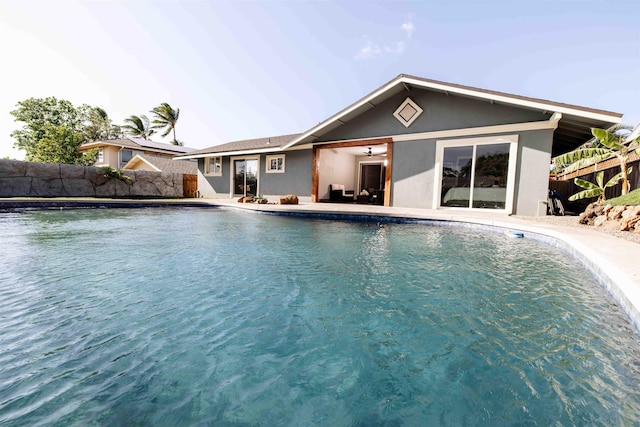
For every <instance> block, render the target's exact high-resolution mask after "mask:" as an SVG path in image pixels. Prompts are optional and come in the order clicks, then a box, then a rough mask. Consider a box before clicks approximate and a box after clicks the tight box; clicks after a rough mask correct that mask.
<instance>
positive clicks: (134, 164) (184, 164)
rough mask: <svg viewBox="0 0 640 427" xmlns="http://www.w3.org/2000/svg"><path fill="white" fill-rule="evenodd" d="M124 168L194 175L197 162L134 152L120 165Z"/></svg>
mask: <svg viewBox="0 0 640 427" xmlns="http://www.w3.org/2000/svg"><path fill="white" fill-rule="evenodd" d="M122 169H125V170H144V171H152V172H169V173H181V174H190V175H196V174H197V173H198V162H197V161H195V160H172V159H171V157H161V156H152V155H149V154H136V155H135V156H134V157H133V159H131V160H129V161H128V162H127V164H126V165H124V166H123V167H122Z"/></svg>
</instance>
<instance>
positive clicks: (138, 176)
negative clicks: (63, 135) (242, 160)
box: [0, 160, 183, 197]
mask: <svg viewBox="0 0 640 427" xmlns="http://www.w3.org/2000/svg"><path fill="white" fill-rule="evenodd" d="M125 175H127V176H128V177H129V178H130V179H129V180H120V179H117V178H110V177H107V176H105V174H104V173H103V172H101V171H100V168H95V167H93V166H78V165H63V164H50V163H35V162H22V161H18V160H0V197H183V187H182V185H183V181H182V174H178V173H164V172H149V171H125Z"/></svg>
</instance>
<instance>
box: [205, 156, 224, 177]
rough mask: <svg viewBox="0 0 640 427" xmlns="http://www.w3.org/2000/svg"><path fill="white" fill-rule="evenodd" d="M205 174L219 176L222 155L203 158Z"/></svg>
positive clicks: (220, 173)
mask: <svg viewBox="0 0 640 427" xmlns="http://www.w3.org/2000/svg"><path fill="white" fill-rule="evenodd" d="M204 173H205V175H213V176H221V175H222V157H221V156H215V157H206V158H205V159H204Z"/></svg>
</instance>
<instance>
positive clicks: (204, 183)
mask: <svg viewBox="0 0 640 427" xmlns="http://www.w3.org/2000/svg"><path fill="white" fill-rule="evenodd" d="M204 161H205V159H198V191H200V194H201V195H202V196H203V197H207V198H217V197H219V198H226V197H229V191H231V190H230V187H229V186H230V185H231V180H230V178H229V175H230V174H231V161H230V159H229V157H223V158H222V175H221V176H210V175H205V174H204Z"/></svg>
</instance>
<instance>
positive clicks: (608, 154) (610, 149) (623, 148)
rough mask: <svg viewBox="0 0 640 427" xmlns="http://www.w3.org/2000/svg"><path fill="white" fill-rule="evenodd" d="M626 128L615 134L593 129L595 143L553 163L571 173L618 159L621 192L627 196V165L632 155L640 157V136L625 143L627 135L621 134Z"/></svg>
mask: <svg viewBox="0 0 640 427" xmlns="http://www.w3.org/2000/svg"><path fill="white" fill-rule="evenodd" d="M625 128H626V127H619V128H618V129H617V130H614V131H613V132H612V131H608V130H605V129H598V128H592V129H591V134H592V135H593V136H594V140H593V141H590V142H589V143H588V144H585V145H583V146H581V147H578V148H577V149H575V150H573V151H570V152H569V153H566V154H562V155H560V156H557V157H555V158H554V159H553V163H554V164H555V165H557V166H559V167H561V168H562V169H563V170H564V171H565V172H571V171H575V170H578V169H580V168H583V167H585V166H587V165H592V164H594V163H599V162H601V161H603V160H607V159H610V158H613V157H616V158H617V159H618V163H619V164H620V174H619V175H620V178H619V179H620V181H621V183H622V188H621V190H620V192H621V194H623V195H624V194H627V193H628V192H629V190H630V188H629V187H630V185H629V178H628V168H627V163H628V161H629V158H630V156H631V154H633V153H637V154H638V155H640V136H639V137H637V138H636V139H634V140H631V141H625V139H626V134H624V133H623V132H620V130H623V129H625ZM616 176H617V175H616ZM614 185H615V184H614Z"/></svg>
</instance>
